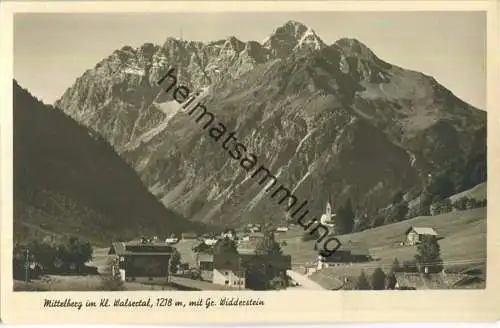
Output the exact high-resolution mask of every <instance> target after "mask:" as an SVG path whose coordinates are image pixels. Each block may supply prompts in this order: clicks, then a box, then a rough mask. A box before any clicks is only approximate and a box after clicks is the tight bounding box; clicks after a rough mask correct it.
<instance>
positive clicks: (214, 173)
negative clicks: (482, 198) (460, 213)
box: [57, 21, 486, 225]
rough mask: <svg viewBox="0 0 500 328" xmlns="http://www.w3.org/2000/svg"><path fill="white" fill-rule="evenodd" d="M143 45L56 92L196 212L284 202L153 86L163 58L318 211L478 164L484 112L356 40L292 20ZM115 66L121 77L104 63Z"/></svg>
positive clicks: (228, 212)
mask: <svg viewBox="0 0 500 328" xmlns="http://www.w3.org/2000/svg"><path fill="white" fill-rule="evenodd" d="M144 47H145V46H143V47H142V48H139V49H137V50H134V49H131V48H130V49H129V48H126V47H125V48H123V49H122V50H120V51H117V52H115V53H114V54H113V55H112V56H110V57H109V58H107V59H105V60H103V61H102V62H101V63H99V64H98V66H99V67H97V68H95V69H94V70H89V71H87V72H86V73H85V74H84V75H83V77H81V78H80V79H78V80H77V82H76V83H75V85H73V86H72V87H71V88H70V89H68V91H66V92H65V94H64V95H63V96H62V98H61V99H60V100H59V101H58V102H57V104H58V106H60V107H61V108H63V109H64V110H65V111H66V112H67V113H68V114H69V115H71V116H72V117H74V118H75V119H77V120H79V121H80V122H82V123H83V124H85V125H87V126H89V127H91V128H92V129H95V130H96V131H98V132H99V133H101V134H102V135H103V136H104V137H105V138H106V139H108V140H109V141H110V142H111V143H112V144H113V145H114V146H115V147H116V148H117V149H118V151H119V153H120V154H121V155H122V156H123V157H124V158H126V160H127V161H128V162H129V163H131V165H132V166H133V167H135V169H136V170H137V171H138V172H139V174H140V176H141V178H142V179H143V181H144V182H145V184H146V185H148V186H150V189H151V191H152V192H153V193H154V194H155V195H157V197H158V198H159V199H161V200H162V202H163V203H164V204H167V205H168V206H171V207H173V208H175V209H176V210H178V211H180V212H181V213H183V214H184V215H186V216H189V217H193V218H194V219H196V220H201V221H206V222H217V223H221V224H235V225H236V224H240V223H244V222H248V221H249V220H250V221H252V220H280V219H281V218H282V217H283V215H284V211H283V208H282V207H279V206H277V205H275V203H274V202H273V201H270V200H269V199H266V198H267V196H266V193H265V192H263V191H262V188H263V186H260V185H258V183H256V181H255V179H252V178H250V176H249V174H248V172H246V171H245V169H243V168H242V167H241V166H240V163H239V161H238V160H235V159H233V158H231V156H230V155H228V152H227V150H224V149H222V148H221V144H220V143H221V142H220V141H219V142H216V141H215V140H213V138H212V137H210V136H209V134H208V132H207V130H208V129H207V130H203V128H202V124H197V123H196V122H194V119H193V117H190V116H188V115H187V114H186V113H185V112H184V111H182V110H180V108H179V106H177V104H176V102H175V101H173V100H172V93H171V92H170V93H169V94H165V93H163V92H161V89H160V88H159V87H158V86H156V81H157V80H158V79H159V78H160V77H161V76H163V74H165V72H166V71H167V70H168V68H169V67H171V66H174V67H177V68H178V71H179V72H180V75H179V76H178V80H179V81H178V82H179V83H181V84H184V85H187V86H189V87H190V88H195V87H199V86H203V85H207V84H210V85H211V86H212V89H213V93H212V95H211V96H209V97H208V98H207V99H205V100H204V102H203V103H204V105H205V106H206V107H207V108H208V109H209V111H211V112H212V113H214V114H215V115H216V119H217V120H218V121H220V122H222V123H223V124H224V125H225V126H226V127H227V130H228V133H229V132H230V131H234V132H235V135H236V137H237V139H238V141H239V142H241V143H242V144H244V145H245V146H246V148H247V153H253V154H255V155H256V156H257V157H258V159H259V164H260V165H263V166H265V167H267V168H269V170H270V171H271V172H272V173H273V174H275V175H276V176H277V177H278V180H279V183H280V184H284V185H286V186H288V187H289V189H290V190H293V191H294V193H295V194H296V195H297V196H298V197H300V198H302V199H308V201H309V208H310V209H311V213H312V214H313V215H318V214H319V212H320V211H322V210H323V207H324V203H325V201H326V199H328V198H332V199H334V201H335V203H336V205H337V204H340V203H341V202H343V201H344V200H345V199H346V198H347V197H351V199H353V203H354V206H355V207H356V208H357V209H358V210H360V211H363V212H365V211H366V212H368V213H373V212H375V211H376V210H377V209H379V208H381V207H384V206H385V205H387V204H388V203H389V202H390V200H391V199H390V198H391V197H392V194H393V193H394V192H395V191H397V190H403V191H405V192H408V193H409V194H410V195H416V194H418V191H419V190H420V188H421V187H422V186H423V184H424V181H425V179H426V176H427V174H429V173H438V172H441V171H443V170H445V169H450V167H452V168H453V170H454V172H455V173H454V174H455V175H457V176H459V175H461V174H462V175H463V174H464V173H463V170H462V168H458V166H457V165H456V162H457V161H461V162H462V163H465V162H470V164H469V165H470V166H471V167H477V169H476V170H479V171H480V170H481V169H483V168H484V166H485V154H486V150H485V141H484V140H485V130H484V129H485V121H486V115H485V113H484V112H481V111H479V110H477V109H475V108H473V107H471V106H469V105H468V104H466V103H464V102H462V101H461V100H459V99H458V98H456V97H455V96H454V95H453V94H452V93H451V92H450V91H448V90H446V89H445V88H444V87H442V86H441V85H439V84H438V83H437V82H436V80H435V79H433V78H432V77H429V76H426V75H424V74H422V73H419V72H414V71H409V70H405V69H403V68H400V67H397V66H394V65H391V64H389V63H386V62H384V61H383V60H381V59H379V58H378V57H377V56H376V55H375V54H374V53H373V52H372V51H371V50H370V49H369V48H367V47H366V46H365V45H364V44H362V43H361V42H359V41H358V40H355V39H347V38H344V39H340V40H338V41H337V42H335V43H334V44H332V45H326V44H324V42H323V41H321V39H319V37H317V35H316V34H315V33H314V31H312V30H311V29H309V28H307V27H306V26H304V25H302V24H300V23H298V22H293V21H291V22H288V23H286V24H285V25H283V26H282V27H279V28H278V29H277V30H276V31H275V32H274V33H273V34H272V35H271V36H270V37H268V38H267V39H266V40H265V41H264V42H263V44H262V45H261V44H259V43H257V42H255V41H250V42H248V43H243V42H241V41H239V40H237V39H236V38H234V37H233V38H228V39H227V40H221V41H216V42H212V43H208V44H201V43H195V42H187V41H179V40H175V39H172V38H169V39H167V41H166V43H165V44H164V45H163V46H162V47H156V46H153V45H150V46H148V48H147V49H151V51H149V52H146V51H145V50H144ZM124 49H125V50H124ZM148 56H150V57H148ZM144 58H145V59H144ZM147 58H151V59H149V60H148V59H147ZM158 58H160V59H158ZM142 59H144V61H141V60H142ZM128 62H132V63H133V65H135V67H140V68H141V69H143V71H141V72H143V74H142V75H141V74H138V73H137V74H135V75H134V74H128V75H127V73H125V72H124V70H123V69H120V67H121V66H120V65H123V63H128ZM112 69H115V70H118V72H119V73H117V74H118V75H117V76H120V77H117V78H113V77H111V75H109V74H106V72H108V70H109V71H111V70H112ZM103 70H104V71H103ZM99 72H101V73H99ZM191 90H193V89H191ZM89 99H90V100H89ZM85 113H87V114H85ZM481 131H483V132H484V133H483V134H481ZM482 138H484V140H483V139H482ZM481 140H483V141H481ZM481 142H483V143H481ZM474 145H475V146H474ZM478 145H479V146H480V147H482V148H480V150H477V146H478ZM474 149H476V150H474ZM460 172H461V173H460ZM481 176H482V175H481V174H479V173H478V174H477V175H476V176H474V177H473V178H472V180H473V181H469V182H468V183H473V182H481V181H480V180H482V179H483V178H484V175H483V177H481ZM457 188H458V187H457Z"/></svg>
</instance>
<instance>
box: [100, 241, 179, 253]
mask: <svg viewBox="0 0 500 328" xmlns="http://www.w3.org/2000/svg"><path fill="white" fill-rule="evenodd" d="M173 252H174V248H173V247H172V246H170V245H169V244H167V243H160V242H158V243H141V242H128V243H125V242H114V243H112V244H111V247H110V248H109V252H108V254H116V255H119V256H123V255H170V254H172V253H173Z"/></svg>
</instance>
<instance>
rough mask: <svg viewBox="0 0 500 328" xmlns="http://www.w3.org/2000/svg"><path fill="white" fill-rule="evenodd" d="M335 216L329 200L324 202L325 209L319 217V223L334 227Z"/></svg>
mask: <svg viewBox="0 0 500 328" xmlns="http://www.w3.org/2000/svg"><path fill="white" fill-rule="evenodd" d="M335 216H336V215H335V213H332V205H331V201H328V202H326V211H325V213H323V215H321V218H320V222H321V224H322V225H324V226H327V227H335ZM334 230H335V229H334Z"/></svg>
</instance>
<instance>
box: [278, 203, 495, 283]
mask: <svg viewBox="0 0 500 328" xmlns="http://www.w3.org/2000/svg"><path fill="white" fill-rule="evenodd" d="M411 226H416V227H432V228H434V229H435V230H436V231H437V232H438V233H439V234H440V236H442V237H444V238H443V239H442V240H440V241H439V244H440V246H441V257H442V259H443V261H444V266H445V268H446V269H453V268H454V267H456V266H460V268H461V270H465V269H467V268H468V267H473V266H474V267H478V266H481V267H482V266H484V264H485V262H486V208H477V209H472V210H467V211H460V212H450V213H447V214H443V215H437V216H428V217H418V218H414V219H411V220H407V221H403V222H398V223H393V224H389V225H385V226H381V227H377V228H374V229H368V230H365V231H362V232H357V233H352V234H347V235H342V236H338V238H339V240H340V241H341V242H349V241H351V242H354V243H363V244H364V245H366V247H367V248H368V249H369V251H370V254H371V255H372V257H373V258H374V259H375V260H374V261H371V262H365V263H359V264H350V265H344V266H337V267H330V268H325V269H323V270H321V271H320V272H317V273H314V274H313V275H312V276H311V279H313V280H315V281H317V282H318V283H322V285H324V287H326V288H329V287H330V286H327V285H328V283H327V282H325V280H328V279H325V278H327V277H329V276H330V277H332V279H334V278H336V277H357V276H358V275H359V274H360V273H361V270H365V272H366V273H367V274H371V272H372V271H373V270H375V268H377V267H381V268H382V269H383V270H384V271H386V272H387V271H389V269H390V267H391V265H392V262H393V261H394V258H398V260H399V262H400V263H402V262H403V261H405V260H411V259H413V258H414V255H415V254H416V246H401V245H400V243H401V242H402V241H403V240H404V232H405V231H406V230H407V229H408V228H409V227H411ZM298 229H301V228H300V227H297V229H294V230H295V231H289V233H288V232H287V233H286V234H283V235H280V236H279V237H278V238H279V240H280V241H286V243H287V245H286V246H283V250H284V252H285V253H287V254H290V255H292V262H293V266H294V267H295V268H299V267H301V266H303V265H305V264H313V263H317V252H316V251H314V249H313V246H314V241H307V242H303V241H301V239H300V236H302V234H303V230H302V232H301V233H300V236H299V232H300V230H298ZM332 283H333V287H336V286H338V280H337V279H335V280H334V281H332ZM325 284H326V286H325Z"/></svg>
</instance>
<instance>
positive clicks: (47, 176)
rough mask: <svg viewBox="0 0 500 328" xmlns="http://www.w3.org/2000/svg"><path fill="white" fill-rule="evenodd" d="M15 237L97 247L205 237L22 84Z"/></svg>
mask: <svg viewBox="0 0 500 328" xmlns="http://www.w3.org/2000/svg"><path fill="white" fill-rule="evenodd" d="M14 223H15V225H14V236H15V239H16V241H22V240H24V239H29V238H31V237H33V236H34V235H42V236H43V235H47V234H51V233H56V234H63V235H65V234H67V235H76V236H79V237H84V238H88V239H89V240H91V241H94V242H97V243H99V242H108V243H109V241H110V240H112V238H119V239H121V240H126V239H127V238H136V237H137V236H138V234H141V233H145V234H160V235H161V234H168V233H170V232H181V231H186V230H200V229H201V228H202V227H201V226H200V225H198V224H194V223H192V222H190V221H187V220H186V219H184V218H182V216H181V215H179V214H177V213H175V212H173V211H170V210H168V209H166V208H165V207H164V206H163V205H162V204H161V203H160V202H159V201H158V200H157V199H156V198H155V197H154V196H153V195H152V194H150V193H149V192H148V190H147V188H146V187H145V186H144V184H143V183H142V182H141V180H140V179H139V177H138V176H137V173H136V172H135V171H134V170H133V169H132V168H130V167H129V166H127V165H126V164H125V162H124V161H123V159H122V158H120V157H119V156H118V155H117V154H116V153H115V152H114V150H113V149H112V147H110V146H109V144H108V143H107V142H106V141H105V140H103V139H102V138H101V137H100V136H99V135H97V134H96V133H95V132H92V131H90V130H88V129H87V128H85V127H83V126H80V125H78V124H77V123H76V122H75V121H73V120H72V119H71V118H69V117H67V116H66V115H65V114H64V113H63V112H62V111H60V110H59V109H57V108H54V107H51V106H47V105H44V104H43V103H41V102H39V101H38V100H36V99H35V98H34V97H33V96H31V95H30V94H29V93H28V91H26V90H24V89H22V88H21V87H20V86H19V85H18V84H17V82H15V81H14Z"/></svg>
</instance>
